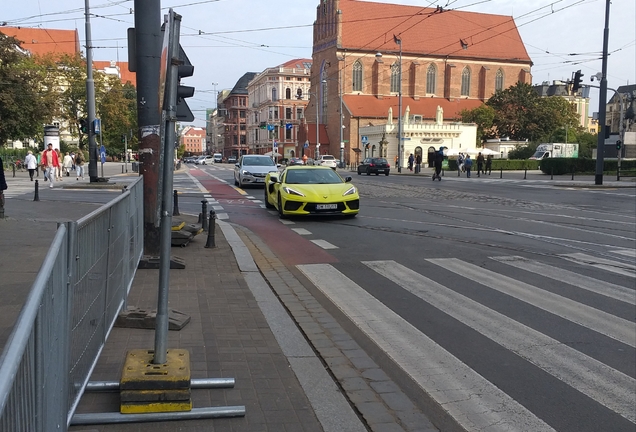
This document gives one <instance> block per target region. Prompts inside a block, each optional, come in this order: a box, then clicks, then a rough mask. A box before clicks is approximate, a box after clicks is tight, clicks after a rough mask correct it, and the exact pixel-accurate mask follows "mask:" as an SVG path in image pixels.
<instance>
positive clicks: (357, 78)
mask: <svg viewBox="0 0 636 432" xmlns="http://www.w3.org/2000/svg"><path fill="white" fill-rule="evenodd" d="M352 75H353V76H352V77H351V83H352V88H351V90H353V91H359V92H361V91H362V63H360V60H357V61H356V62H355V63H354V64H353V72H352Z"/></svg>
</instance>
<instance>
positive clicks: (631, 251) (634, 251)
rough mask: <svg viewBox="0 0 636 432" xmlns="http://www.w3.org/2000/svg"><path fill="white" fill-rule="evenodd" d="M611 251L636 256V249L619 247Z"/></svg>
mask: <svg viewBox="0 0 636 432" xmlns="http://www.w3.org/2000/svg"><path fill="white" fill-rule="evenodd" d="M610 252H611V253H615V254H619V255H625V256H628V257H632V258H636V249H617V250H612V251H610Z"/></svg>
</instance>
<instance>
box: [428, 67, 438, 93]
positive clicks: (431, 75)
mask: <svg viewBox="0 0 636 432" xmlns="http://www.w3.org/2000/svg"><path fill="white" fill-rule="evenodd" d="M436 80H437V68H436V67H435V65H434V64H430V65H428V69H427V70H426V93H428V94H435V87H436V85H437V83H436Z"/></svg>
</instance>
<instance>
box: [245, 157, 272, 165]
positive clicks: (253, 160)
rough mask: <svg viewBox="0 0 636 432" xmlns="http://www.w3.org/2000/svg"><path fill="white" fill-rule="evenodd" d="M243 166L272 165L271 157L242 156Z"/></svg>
mask: <svg viewBox="0 0 636 432" xmlns="http://www.w3.org/2000/svg"><path fill="white" fill-rule="evenodd" d="M243 165H244V166H274V161H273V160H272V158H270V157H267V156H262V157H260V156H248V157H244V158H243Z"/></svg>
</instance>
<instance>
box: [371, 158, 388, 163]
mask: <svg viewBox="0 0 636 432" xmlns="http://www.w3.org/2000/svg"><path fill="white" fill-rule="evenodd" d="M371 162H373V163H377V164H385V163H386V159H383V158H377V159H373V160H372V161H371Z"/></svg>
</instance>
